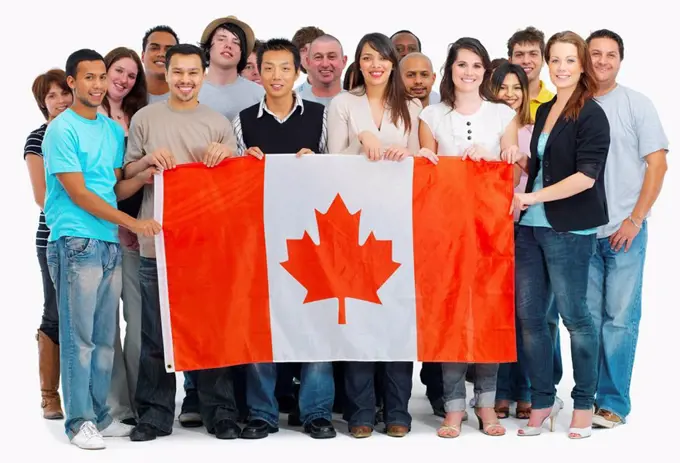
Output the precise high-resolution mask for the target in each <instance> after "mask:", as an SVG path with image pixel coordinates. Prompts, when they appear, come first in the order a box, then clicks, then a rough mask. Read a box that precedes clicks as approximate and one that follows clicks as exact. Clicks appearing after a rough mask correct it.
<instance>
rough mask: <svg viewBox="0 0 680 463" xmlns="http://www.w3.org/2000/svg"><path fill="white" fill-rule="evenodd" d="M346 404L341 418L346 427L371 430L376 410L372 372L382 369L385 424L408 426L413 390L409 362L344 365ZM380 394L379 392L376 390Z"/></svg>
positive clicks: (410, 363) (348, 363)
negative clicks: (362, 427)
mask: <svg viewBox="0 0 680 463" xmlns="http://www.w3.org/2000/svg"><path fill="white" fill-rule="evenodd" d="M344 367H345V394H346V403H345V409H344V415H343V418H344V419H345V421H347V424H348V426H349V427H350V428H352V427H354V426H368V427H369V428H371V429H373V427H374V423H375V411H376V404H377V402H376V390H375V386H374V381H375V372H376V369H377V368H379V367H381V368H382V369H383V388H382V395H383V400H384V414H385V424H386V425H387V426H390V425H402V426H406V427H408V428H410V427H411V415H410V414H409V412H408V402H409V400H410V398H411V388H412V387H413V362H345V365H344ZM379 392H380V391H379Z"/></svg>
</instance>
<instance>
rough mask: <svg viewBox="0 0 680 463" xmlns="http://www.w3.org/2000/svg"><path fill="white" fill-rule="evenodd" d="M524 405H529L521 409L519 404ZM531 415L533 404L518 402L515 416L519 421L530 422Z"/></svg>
mask: <svg viewBox="0 0 680 463" xmlns="http://www.w3.org/2000/svg"><path fill="white" fill-rule="evenodd" d="M520 403H524V404H528V405H525V406H524V407H520V406H519V404H520ZM530 415H531V404H530V403H528V402H517V410H515V416H516V417H517V419H519V420H528V419H529V416H530Z"/></svg>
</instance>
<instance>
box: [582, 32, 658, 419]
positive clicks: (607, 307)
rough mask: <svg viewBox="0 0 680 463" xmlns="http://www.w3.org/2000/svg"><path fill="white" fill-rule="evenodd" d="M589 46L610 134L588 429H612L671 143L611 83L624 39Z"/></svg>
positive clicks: (643, 104) (624, 387) (595, 38)
mask: <svg viewBox="0 0 680 463" xmlns="http://www.w3.org/2000/svg"><path fill="white" fill-rule="evenodd" d="M587 42H588V49H589V53H590V57H591V61H592V63H593V66H594V68H595V74H596V77H597V80H598V92H597V95H596V100H597V101H598V102H599V104H600V105H601V106H602V108H603V109H604V111H605V113H606V114H607V118H608V119H609V124H610V131H611V145H610V148H609V155H608V156H607V165H606V167H605V171H604V175H605V189H606V190H605V191H606V194H607V206H608V209H609V223H608V224H607V225H605V226H603V227H600V228H599V229H598V233H597V237H598V240H597V246H596V250H595V253H594V255H593V257H592V260H591V264H590V281H589V287H588V306H589V308H590V312H591V314H592V316H593V322H594V323H595V327H596V329H597V332H598V339H599V348H600V362H599V372H598V384H597V391H596V396H595V403H596V413H595V415H594V416H593V425H594V426H596V427H601V428H613V427H615V426H618V425H620V424H623V423H625V422H626V417H627V416H628V414H629V413H630V410H631V402H630V383H631V377H632V372H633V362H634V358H635V349H636V345H637V338H638V327H639V324H640V316H641V295H642V275H643V269H644V263H645V252H646V248H647V217H648V216H649V212H650V209H651V207H652V205H653V204H654V202H655V201H656V199H657V197H658V196H659V193H660V191H661V185H662V183H663V178H664V175H665V173H666V169H667V166H666V153H667V152H668V139H667V138H666V134H665V133H664V130H663V127H662V125H661V121H660V120H659V116H658V114H657V112H656V109H655V108H654V105H653V104H652V102H651V101H650V100H649V99H648V98H647V97H646V96H644V95H642V94H641V93H638V92H636V91H634V90H631V89H630V88H627V87H624V86H622V85H620V84H618V83H617V82H616V76H617V74H618V71H619V69H620V66H621V60H623V40H622V39H621V37H620V36H619V35H618V34H616V33H614V32H612V31H609V30H606V29H603V30H599V31H596V32H593V33H592V34H591V35H590V37H588V40H587Z"/></svg>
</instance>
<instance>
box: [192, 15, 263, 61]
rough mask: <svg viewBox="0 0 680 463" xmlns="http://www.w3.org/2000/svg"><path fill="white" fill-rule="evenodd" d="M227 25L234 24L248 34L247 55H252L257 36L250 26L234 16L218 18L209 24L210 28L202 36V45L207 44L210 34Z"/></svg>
mask: <svg viewBox="0 0 680 463" xmlns="http://www.w3.org/2000/svg"><path fill="white" fill-rule="evenodd" d="M227 23H229V24H234V25H236V26H238V27H240V28H241V29H243V32H244V33H245V34H246V51H247V53H246V55H250V53H252V51H253V48H255V34H254V33H253V30H252V29H251V28H250V26H249V25H248V24H246V23H244V22H243V21H241V20H239V19H238V18H237V17H236V16H233V15H229V16H226V17H224V18H217V19H215V20H214V21H212V22H211V23H210V24H208V26H207V27H206V28H205V29H204V30H203V35H201V43H206V42H207V41H208V37H210V34H212V33H213V32H215V29H217V28H218V27H220V26H221V25H223V24H227Z"/></svg>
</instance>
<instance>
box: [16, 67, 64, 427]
mask: <svg viewBox="0 0 680 463" xmlns="http://www.w3.org/2000/svg"><path fill="white" fill-rule="evenodd" d="M32 90H33V97H34V98H35V102H36V103H37V104H38V109H40V112H41V113H42V115H43V117H44V118H45V122H44V123H43V124H42V125H40V127H38V128H37V129H35V130H34V131H32V132H31V133H30V134H29V135H28V138H27V139H26V145H25V146H24V160H25V161H26V165H27V167H28V174H29V177H30V179H31V187H32V189H33V198H34V199H35V203H36V204H37V205H38V207H39V208H40V219H39V220H38V230H37V232H36V236H35V247H36V252H37V254H38V263H39V264H40V273H41V274H42V284H43V295H44V300H43V311H42V321H41V323H40V328H39V329H38V333H37V334H36V339H37V340H38V355H39V371H40V390H41V393H42V402H41V406H42V409H43V418H45V419H48V420H55V419H62V418H63V417H64V412H63V410H62V409H61V398H60V397H59V371H60V369H59V365H60V362H59V311H58V309H57V296H56V292H55V289H54V283H52V279H51V277H50V272H49V268H48V266H47V239H48V238H49V236H50V229H49V228H48V227H47V225H46V224H45V214H44V213H43V209H44V208H45V189H46V186H45V163H44V159H43V152H42V141H43V137H44V136H45V130H46V129H47V126H48V124H49V123H50V122H52V121H53V120H54V118H55V117H57V116H58V115H59V114H61V113H62V112H64V111H65V110H66V109H67V108H69V107H70V106H71V105H72V104H73V92H72V91H71V89H70V88H69V86H68V84H67V83H66V73H65V72H64V71H62V70H61V69H50V70H49V71H47V72H45V73H43V74H40V75H39V76H38V77H36V78H35V80H34V81H33V88H32Z"/></svg>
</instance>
